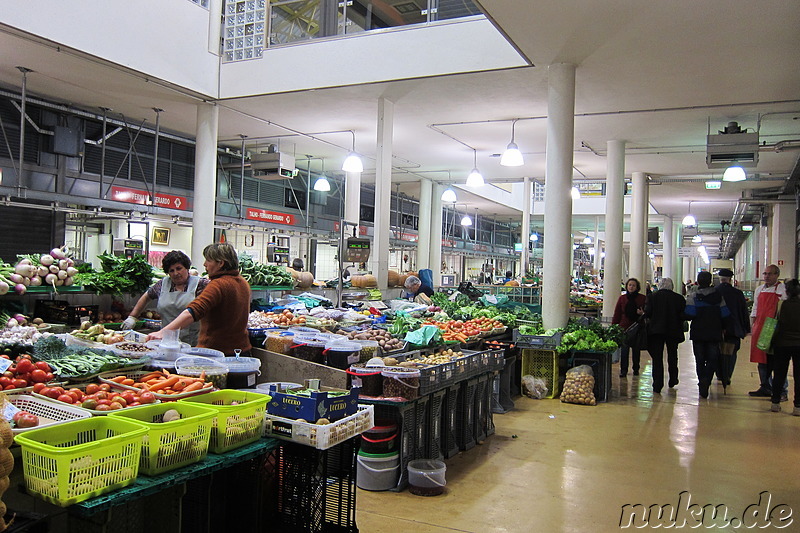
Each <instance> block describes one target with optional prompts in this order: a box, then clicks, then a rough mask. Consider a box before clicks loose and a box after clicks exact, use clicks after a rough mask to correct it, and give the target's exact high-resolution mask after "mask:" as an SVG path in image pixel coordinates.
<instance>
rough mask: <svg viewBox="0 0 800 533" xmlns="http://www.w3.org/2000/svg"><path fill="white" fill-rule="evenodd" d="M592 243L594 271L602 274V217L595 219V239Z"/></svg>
mask: <svg viewBox="0 0 800 533" xmlns="http://www.w3.org/2000/svg"><path fill="white" fill-rule="evenodd" d="M593 239H594V240H593V241H592V248H594V257H592V270H594V271H595V272H597V273H598V274H599V273H600V251H599V248H600V217H594V237H593Z"/></svg>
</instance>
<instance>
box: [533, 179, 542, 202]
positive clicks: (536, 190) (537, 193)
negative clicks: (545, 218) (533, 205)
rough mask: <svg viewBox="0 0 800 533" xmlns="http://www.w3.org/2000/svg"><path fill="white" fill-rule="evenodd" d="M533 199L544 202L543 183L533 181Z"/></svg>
mask: <svg viewBox="0 0 800 533" xmlns="http://www.w3.org/2000/svg"><path fill="white" fill-rule="evenodd" d="M533 201H534V202H544V184H543V183H539V182H536V181H535V182H533Z"/></svg>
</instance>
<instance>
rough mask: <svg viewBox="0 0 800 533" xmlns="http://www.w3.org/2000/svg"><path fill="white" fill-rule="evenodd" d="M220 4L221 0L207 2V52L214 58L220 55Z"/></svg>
mask: <svg viewBox="0 0 800 533" xmlns="http://www.w3.org/2000/svg"><path fill="white" fill-rule="evenodd" d="M222 3H223V2H222V0H209V2H208V51H209V52H211V53H212V54H214V55H215V56H218V55H219V53H220V37H221V35H222V24H220V20H219V19H220V14H221V13H222Z"/></svg>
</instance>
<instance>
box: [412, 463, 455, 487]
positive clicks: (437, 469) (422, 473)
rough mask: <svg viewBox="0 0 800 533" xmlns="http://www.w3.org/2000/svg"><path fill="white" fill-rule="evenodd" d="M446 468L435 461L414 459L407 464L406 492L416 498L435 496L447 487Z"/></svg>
mask: <svg viewBox="0 0 800 533" xmlns="http://www.w3.org/2000/svg"><path fill="white" fill-rule="evenodd" d="M446 470H447V466H445V464H444V463H443V462H442V461H437V460H435V459H415V460H413V461H409V462H408V485H409V487H408V490H409V492H411V494H416V495H418V496H437V495H439V494H441V493H442V492H444V487H445V485H447V480H446V479H445V471H446Z"/></svg>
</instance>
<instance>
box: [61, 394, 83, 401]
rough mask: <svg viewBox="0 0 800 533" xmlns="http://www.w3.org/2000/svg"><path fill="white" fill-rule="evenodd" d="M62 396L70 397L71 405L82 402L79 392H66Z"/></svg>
mask: <svg viewBox="0 0 800 533" xmlns="http://www.w3.org/2000/svg"><path fill="white" fill-rule="evenodd" d="M64 395H65V396H72V403H80V402H82V401H83V394H82V393H81V392H80V391H78V392H73V391H67V392H65V393H64Z"/></svg>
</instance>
